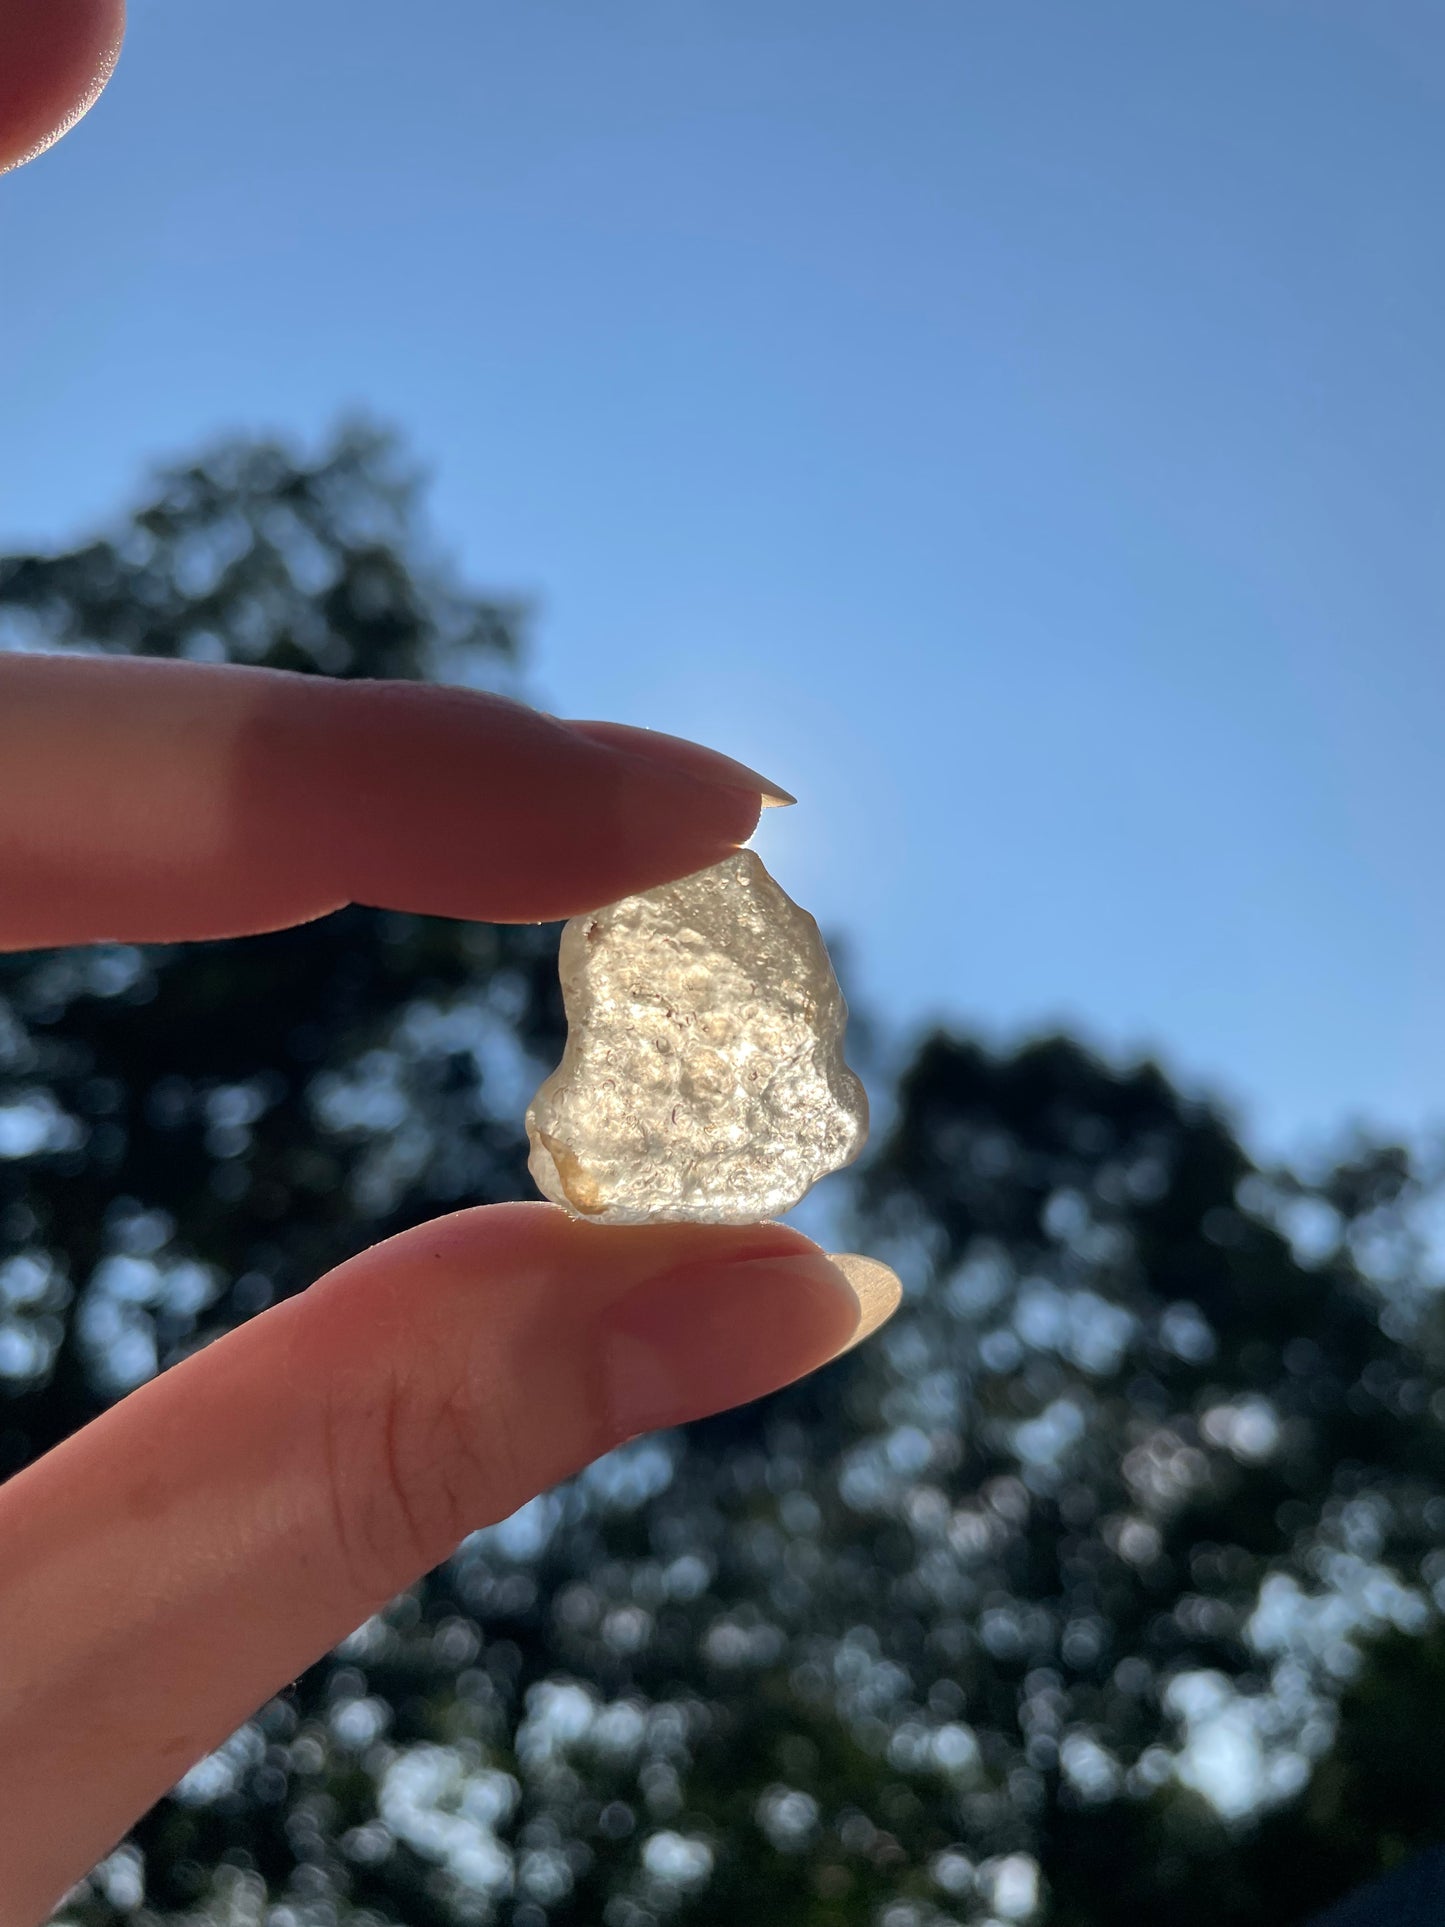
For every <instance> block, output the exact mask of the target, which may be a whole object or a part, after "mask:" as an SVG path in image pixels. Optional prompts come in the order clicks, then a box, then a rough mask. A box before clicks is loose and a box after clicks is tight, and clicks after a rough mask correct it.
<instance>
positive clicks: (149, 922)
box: [0, 656, 891, 1927]
mask: <svg viewBox="0 0 1445 1927" xmlns="http://www.w3.org/2000/svg"><path fill="white" fill-rule="evenodd" d="M770 787H771V786H769V785H766V784H765V783H764V781H763V779H761V778H759V777H757V776H756V775H755V774H754V773H753V772H751V771H749V770H746V769H743V768H742V767H741V766H740V765H737V764H735V763H732V762H730V761H729V760H728V759H727V758H724V757H720V756H717V755H715V754H714V753H713V752H712V751H709V750H705V749H702V748H700V747H699V746H697V745H695V744H688V743H684V742H680V741H678V740H677V739H675V738H672V737H666V736H656V735H653V734H652V733H650V732H648V731H645V730H633V729H628V728H626V727H623V726H621V725H616V724H595V723H582V724H571V723H564V722H560V721H558V720H557V719H555V718H553V717H547V716H542V715H539V714H538V713H537V712H536V711H533V710H529V709H525V708H523V707H521V706H520V705H518V704H515V703H511V702H507V701H504V700H501V699H498V698H493V697H489V696H485V695H479V694H476V693H474V692H469V691H461V690H448V689H433V688H425V687H421V686H415V685H399V684H386V683H374V684H346V683H337V682H328V681H326V680H324V679H321V678H308V677H299V676H289V675H282V674H279V673H275V672H270V671H266V670H258V669H245V668H211V667H200V666H197V665H192V664H188V663H158V662H146V661H130V660H88V659H77V658H61V657H37V656H8V657H7V656H0V949H12V950H13V949H19V948H25V947H31V946H43V945H51V944H57V943H84V942H87V941H94V940H97V939H101V938H111V939H113V938H116V937H123V938H126V939H129V940H131V941H135V942H144V941H147V940H154V939H164V940H166V941H170V942H174V941H180V940H184V939H186V938H189V937H217V936H228V935H236V934H239V933H241V932H246V931H256V930H267V929H274V928H276V927H278V926H280V925H282V924H286V923H295V922H301V921H304V920H306V919H308V918H311V917H315V916H321V915H324V914H326V913H327V912H328V911H330V910H333V909H335V908H337V907H338V906H340V905H341V904H343V903H347V902H360V903H370V904H384V905H387V906H395V907H399V908H403V909H407V910H413V911H417V912H421V913H424V914H440V915H446V916H456V917H476V918H492V919H497V920H530V919H537V918H551V917H560V916H566V915H569V914H572V913H575V912H578V911H581V910H584V909H586V908H588V907H595V906H596V904H597V903H599V902H601V901H604V900H606V899H608V898H610V897H614V896H617V895H619V894H621V893H623V892H626V891H631V890H637V889H645V888H648V887H650V886H652V885H654V884H657V883H660V882H662V881H664V880H665V879H668V878H671V877H673V876H678V875H685V874H687V873H688V872H689V871H691V870H695V869H698V868H700V867H702V866H703V865H705V864H708V863H712V862H715V861H717V860H718V858H719V857H720V856H721V855H722V854H723V853H725V852H726V851H727V850H729V849H732V848H734V847H736V845H737V844H738V843H739V842H740V841H741V840H743V839H744V838H746V837H748V836H749V835H750V834H751V833H752V830H753V828H754V827H755V825H756V822H757V818H758V813H759V810H760V808H761V806H762V803H763V801H764V798H765V796H766V795H768V794H769V793H770ZM773 793H775V792H773ZM463 824H464V825H466V826H467V833H466V834H465V835H461V834H458V825H463ZM888 1309H891V1302H885V1303H881V1304H880V1303H877V1302H875V1303H874V1304H873V1305H872V1306H871V1307H870V1309H869V1312H868V1315H867V1316H866V1317H863V1316H862V1315H861V1314H860V1305H859V1300H858V1298H857V1297H856V1296H855V1294H854V1292H853V1290H852V1289H851V1288H850V1286H849V1283H848V1281H847V1279H846V1278H845V1277H844V1276H843V1275H842V1274H841V1273H840V1272H839V1271H838V1270H837V1269H836V1268H835V1267H834V1266H833V1265H832V1264H830V1263H829V1262H828V1260H827V1259H826V1258H825V1256H824V1255H823V1254H822V1253H821V1252H820V1251H818V1250H817V1248H816V1247H815V1246H813V1245H812V1244H810V1243H809V1241H808V1240H807V1239H806V1238H803V1237H802V1236H800V1235H799V1234H798V1233H797V1232H795V1231H792V1230H789V1229H785V1228H783V1227H781V1226H778V1225H757V1226H748V1227H741V1228H724V1227H716V1226H689V1225H654V1226H644V1227H638V1228H635V1229H618V1228H602V1227H598V1226H593V1225H586V1224H579V1223H577V1222H575V1221H574V1220H573V1219H571V1218H569V1217H568V1216H566V1215H565V1214H564V1213H563V1212H560V1211H557V1210H555V1209H553V1208H552V1207H551V1206H548V1205H542V1204H535V1205H498V1206H492V1207H489V1208H483V1209H477V1210H471V1211H461V1212H457V1213H455V1214H454V1215H452V1216H450V1217H447V1218H443V1219H440V1220H438V1221H436V1222H435V1223H432V1224H428V1225H423V1226H420V1227H418V1228H417V1229H415V1230H412V1231H408V1232H406V1233H403V1234H402V1235H401V1236H400V1237H397V1238H393V1239H391V1240H389V1241H388V1242H387V1243H385V1244H382V1245H378V1246H376V1247H374V1248H373V1249H371V1250H370V1251H367V1252H364V1253H362V1254H361V1255H360V1256H359V1257H357V1258H354V1259H352V1260H351V1261H349V1262H348V1263H347V1264H345V1265H342V1266H341V1267H340V1268H339V1269H338V1270H336V1271H334V1272H332V1273H331V1274H329V1275H328V1276H327V1277H326V1278H323V1279H321V1280H320V1281H318V1283H316V1284H315V1285H313V1286H312V1287H311V1288H310V1289H309V1290H308V1291H306V1292H303V1293H302V1294H300V1295H299V1296H298V1297H296V1298H293V1299H290V1300H288V1301H287V1302H286V1303H284V1304H281V1305H278V1306H276V1307H275V1308H273V1309H272V1310H269V1311H267V1312H264V1313H262V1314H261V1315H260V1316H259V1317H257V1318H254V1319H252V1320H251V1321H250V1322H249V1323H247V1324H246V1325H244V1326H242V1327H241V1328H240V1329H239V1330H237V1331H235V1332H233V1333H231V1334H230V1335H229V1336H228V1337H226V1338H223V1339H221V1340H220V1341H218V1342H217V1343H215V1344H213V1345H211V1346H209V1347H208V1348H206V1349H205V1350H204V1351H203V1352H201V1353H199V1354H197V1355H196V1356H194V1357H192V1358H190V1359H188V1360H186V1361H185V1362H184V1363H183V1364H181V1365H178V1366H176V1367H174V1368H173V1369H171V1370H170V1371H167V1372H165V1373H163V1374H162V1375H161V1376H160V1377H159V1378H156V1379H154V1380H152V1381H151V1382H150V1383H149V1384H147V1385H145V1386H143V1387H141V1388H140V1389H139V1390H138V1391H136V1392H134V1393H132V1394H131V1396H130V1397H129V1398H127V1399H124V1400H122V1401H121V1403H120V1404H118V1405H117V1406H115V1407H114V1408H113V1409H112V1410H111V1411H109V1412H108V1413H106V1414H105V1416H104V1417H102V1418H100V1419H98V1420H96V1421H95V1422H94V1423H93V1424H92V1425H90V1426H88V1427H86V1428H85V1429H84V1430H83V1431H81V1432H80V1433H78V1434H76V1435H75V1436H74V1437H73V1438H71V1439H69V1440H67V1441H66V1442H65V1443H64V1444H63V1445H61V1446H60V1447H59V1448H57V1449H56V1450H55V1451H53V1452H51V1453H50V1454H49V1455H48V1456H46V1457H45V1458H42V1459H41V1460H39V1461H38V1462H37V1463H36V1464H34V1465H32V1466H31V1467H29V1468H27V1469H26V1470H25V1471H23V1472H22V1473H20V1474H19V1475H18V1476H17V1477H16V1478H14V1479H12V1480H11V1481H10V1482H9V1483H8V1484H7V1485H6V1486H5V1487H4V1488H3V1489H0V1653H3V1654H4V1656H5V1658H4V1666H3V1668H0V1868H3V1869H4V1881H3V1886H0V1927H33V1923H35V1922H37V1921H39V1920H42V1919H43V1918H44V1917H45V1915H46V1914H47V1912H48V1911H49V1910H50V1908H51V1907H52V1906H53V1905H54V1903H55V1901H56V1900H57V1898H58V1897H59V1896H60V1894H61V1893H62V1892H63V1891H64V1890H65V1889H66V1888H67V1887H68V1886H69V1885H71V1884H72V1883H73V1882H74V1881H75V1880H76V1879H77V1878H78V1877H79V1876H80V1875H81V1874H83V1873H84V1872H85V1871H86V1870H87V1868H89V1867H90V1866H92V1865H93V1864H94V1863H95V1861H96V1860H97V1859H99V1858H100V1857H101V1856H102V1855H103V1854H104V1853H105V1852H106V1851H107V1850H108V1848H109V1847H110V1846H111V1845H112V1844H113V1843H114V1841H115V1840H116V1839H117V1838H119V1837H120V1835H121V1834H123V1833H124V1831H125V1829H126V1828H127V1827H128V1826H129V1825H130V1823H131V1822H132V1821H133V1820H134V1819H135V1818H136V1817H137V1816H138V1815H139V1814H140V1813H141V1812H143V1811H144V1809H145V1808H146V1807H147V1806H148V1805H150V1804H151V1803H152V1802H153V1801H154V1800H156V1799H157V1798H158V1797H159V1796H160V1795H161V1794H162V1793H164V1792H165V1790H166V1789H167V1788H168V1787H169V1786H171V1785H172V1784H173V1783H174V1782H175V1781H176V1780H177V1779H178V1778H179V1777H180V1775H181V1774H182V1773H183V1772H184V1771H185V1770H186V1768H187V1767H188V1766H189V1765H190V1764H191V1763H192V1762H193V1761H194V1760H196V1759H197V1758H198V1757H200V1756H201V1755H202V1754H204V1753H206V1752H207V1751H209V1750H210V1749H211V1748H213V1747H214V1746H215V1745H216V1744H217V1743H218V1742H219V1741H220V1740H221V1739H222V1738H224V1736H225V1735H226V1734H227V1733H229V1732H230V1731H232V1730H233V1729H234V1728H235V1727H236V1726H237V1725H238V1724H239V1723H240V1722H241V1721H242V1720H243V1719H244V1718H245V1717H246V1716H247V1714H248V1713H250V1712H251V1711H252V1710H253V1709H254V1708H255V1706H257V1705H258V1704H259V1703H260V1702H261V1701H263V1700H264V1699H265V1698H266V1697H267V1696H268V1695H269V1694H271V1693H272V1692H274V1691H275V1690H277V1689H278V1688H279V1687H280V1686H282V1685H284V1683H285V1682H286V1681H287V1680H289V1679H292V1678H294V1676H295V1675H296V1674H297V1673H298V1672H299V1671H301V1670H302V1668H303V1667H305V1666H306V1665H308V1664H309V1663H310V1662H311V1661H312V1660H314V1659H316V1658H317V1657H319V1656H320V1655H321V1654H322V1653H324V1652H325V1651H327V1649H328V1648H329V1647H330V1646H332V1645H334V1644H335V1642H336V1641H337V1640H338V1639H339V1638H341V1637H342V1636H344V1635H345V1634H346V1633H347V1632H348V1631H349V1630H350V1629H351V1628H353V1627H354V1626H356V1625H357V1624H359V1623H360V1622H361V1621H362V1620H363V1619H365V1618H366V1617H367V1616H368V1614H370V1613H372V1612H374V1611H375V1610H376V1609H377V1608H378V1607H379V1606H381V1605H382V1604H383V1603H384V1602H385V1601H386V1600H387V1599H389V1598H391V1597H392V1596H394V1595H395V1594H396V1593H397V1592H398V1591H400V1590H401V1589H402V1588H403V1587H405V1586H407V1585H409V1584H410V1583H411V1582H412V1581H413V1580H415V1579H416V1578H417V1577H418V1576H419V1575H420V1574H422V1573H423V1572H425V1571H427V1570H428V1569H429V1568H430V1567H431V1566H433V1565H435V1564H436V1563H437V1562H438V1561H439V1560H441V1559H443V1558H444V1557H445V1556H446V1555H447V1553H448V1552H449V1551H450V1550H451V1548H452V1547H453V1546H454V1545H455V1544H456V1542H457V1540H458V1539H459V1538H461V1537H462V1536H463V1535H464V1534H465V1533H466V1532H468V1531H470V1530H472V1529H473V1528H475V1527H477V1526H479V1525H483V1524H486V1523H487V1522H489V1521H492V1520H496V1519H499V1518H502V1517H504V1516H505V1515H506V1514H507V1513H509V1512H510V1511H512V1510H513V1509H514V1508H515V1507H516V1506H518V1505H520V1504H521V1503H522V1502H523V1501H524V1500H526V1499H527V1498H529V1497H530V1496H531V1495H532V1494H534V1493H536V1492H538V1491H541V1490H543V1489H544V1488H545V1487H547V1486H549V1485H551V1484H553V1483H555V1482H556V1481H557V1480H558V1479H561V1478H563V1477H565V1476H566V1475H567V1474H569V1473H571V1472H573V1471H575V1470H577V1469H578V1468H579V1467H580V1466H582V1465H584V1464H586V1463H587V1462H588V1461H589V1460H591V1459H593V1458H595V1457H597V1456H598V1455H599V1454H600V1453H602V1452H605V1451H607V1450H608V1449H610V1448H611V1447H612V1446H614V1445H616V1444H618V1443H619V1442H620V1441H622V1440H624V1439H626V1438H630V1437H633V1436H635V1435H637V1434H638V1433H640V1432H644V1431H648V1430H651V1429H654V1428H656V1427H659V1426H665V1425H673V1424H677V1423H679V1422H681V1421H683V1420H686V1419H689V1418H694V1417H698V1416H701V1415H702V1414H704V1413H707V1412H712V1411H717V1410H719V1409H721V1408H723V1407H725V1406H728V1405H733V1404H738V1403H741V1402H743V1401H745V1400H747V1399H750V1398H755V1397H757V1396H759V1395H761V1394H762V1393H764V1392H767V1391H771V1390H772V1389H774V1388H775V1387H777V1386H779V1385H782V1384H785V1383H787V1382H788V1381H789V1380H791V1379H794V1378H797V1377H799V1376H800V1375H801V1374H803V1373H805V1372H807V1371H809V1370H811V1369H812V1368H813V1367H815V1366H817V1365H820V1364H822V1363H823V1362H824V1361H825V1360H827V1359H829V1358H832V1357H834V1356H835V1355H836V1354H837V1353H838V1352H840V1351H841V1350H843V1349H845V1348H846V1347H847V1346H848V1345H849V1344H850V1343H853V1342H856V1340H857V1338H858V1337H859V1336H860V1335H861V1331H862V1329H863V1328H864V1327H865V1326H871V1325H872V1324H874V1323H877V1322H880V1321H881V1317H882V1316H884V1315H886V1312H887V1310H888Z"/></svg>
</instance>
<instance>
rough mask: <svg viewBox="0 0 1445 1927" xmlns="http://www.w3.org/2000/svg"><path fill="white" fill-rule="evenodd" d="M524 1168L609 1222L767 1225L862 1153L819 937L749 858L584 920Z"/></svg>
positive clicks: (861, 1122)
mask: <svg viewBox="0 0 1445 1927" xmlns="http://www.w3.org/2000/svg"><path fill="white" fill-rule="evenodd" d="M561 972H562V996H563V1000H564V1002H565V1004H566V1008H567V1046H566V1049H565V1051H564V1052H563V1056H562V1062H561V1063H560V1065H559V1066H558V1067H557V1069H556V1070H555V1071H554V1072H553V1073H552V1075H551V1076H550V1077H549V1078H548V1079H547V1081H546V1083H545V1084H543V1086H542V1088H541V1089H540V1090H539V1091H538V1093H537V1095H536V1097H535V1098H534V1099H533V1100H532V1105H531V1108H530V1109H529V1110H528V1112H527V1135H528V1137H529V1138H530V1140H531V1145H532V1151H531V1157H530V1158H529V1160H528V1168H529V1169H530V1170H531V1173H532V1176H533V1177H534V1178H535V1179H536V1181H537V1185H538V1188H539V1189H540V1190H541V1191H542V1192H543V1194H544V1195H545V1196H546V1197H548V1198H551V1199H552V1200H553V1202H554V1203H556V1204H560V1205H563V1206H565V1207H566V1209H567V1210H569V1211H571V1212H573V1213H574V1214H575V1215H577V1216H579V1217H585V1218H590V1219H593V1220H595V1221H596V1222H597V1223H599V1224H650V1223H664V1222H670V1223H678V1222H690V1223H695V1224H759V1223H762V1222H763V1221H764V1220H766V1219H769V1218H775V1217H777V1216H778V1215H779V1214H780V1213H781V1212H784V1211H787V1210H789V1209H790V1208H791V1207H792V1206H793V1205H795V1204H796V1203H797V1202H798V1200H799V1199H800V1198H801V1197H802V1196H803V1194H804V1193H805V1192H806V1191H807V1190H808V1188H809V1187H810V1186H811V1185H813V1184H814V1183H816V1181H817V1180H818V1179H819V1178H820V1177H822V1176H823V1175H824V1174H825V1173H826V1172H829V1171H836V1170H837V1169H838V1168H839V1166H841V1165H844V1164H847V1163H848V1162H849V1161H850V1160H851V1159H853V1158H855V1157H857V1155H858V1153H859V1152H860V1151H861V1150H862V1148H863V1145H864V1141H865V1140H866V1138H867V1135H868V1100H867V1098H866V1097H865V1095H864V1092H863V1086H862V1085H861V1084H860V1083H859V1082H858V1079H857V1078H856V1077H855V1076H854V1075H853V1073H852V1072H851V1071H850V1070H849V1069H848V1067H847V1065H846V1064H845V1063H844V1061H843V1029H844V1026H845V1024H846V1022H847V1018H848V1010H847V1006H846V1005H845V1003H844V1002H843V994H842V992H841V991H840V990H839V988H838V980H837V978H836V977H835V976H834V974H833V966H832V965H831V963H830V962H829V961H828V952H827V950H826V949H825V948H824V945H823V940H822V937H821V936H820V935H819V933H818V926H817V924H816V923H815V922H814V921H813V919H812V918H811V917H810V916H809V915H808V913H807V911H806V910H800V909H799V908H798V906H797V904H796V903H794V902H793V901H792V899H791V898H790V897H788V896H786V895H785V894H784V893H783V891H782V890H781V889H779V887H778V885H777V884H776V883H775V882H774V881H773V879H772V878H771V877H770V876H769V875H768V873H767V871H766V870H765V869H764V868H763V865H762V861H761V859H760V858H759V857H757V856H756V855H755V854H754V853H753V852H752V851H751V850H739V851H738V852H737V854H736V855H735V856H730V857H727V858H726V859H725V860H724V861H723V862H722V863H719V864H716V865H714V867H713V868H712V869H710V870H700V871H699V872H698V873H697V874H696V875H695V876H690V877H684V878H683V879H682V880H681V882H678V883H668V884H664V885H663V886H662V887H661V888H660V889H657V890H647V891H645V892H643V894H642V895H640V896H635V897H625V898H623V900H622V902H620V903H613V904H609V905H608V907H607V908H606V909H605V910H594V911H593V912H592V913H591V914H590V915H588V916H585V917H574V918H573V919H572V921H571V922H570V923H569V924H567V926H566V927H565V929H564V930H563V932H562V953H561Z"/></svg>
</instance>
